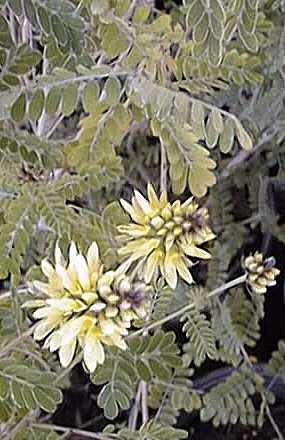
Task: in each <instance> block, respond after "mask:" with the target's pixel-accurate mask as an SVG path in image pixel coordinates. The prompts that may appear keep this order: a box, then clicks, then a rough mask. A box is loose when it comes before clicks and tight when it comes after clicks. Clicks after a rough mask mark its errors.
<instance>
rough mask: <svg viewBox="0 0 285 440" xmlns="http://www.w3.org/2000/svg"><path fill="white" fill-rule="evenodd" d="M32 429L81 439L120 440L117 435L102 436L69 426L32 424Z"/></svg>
mask: <svg viewBox="0 0 285 440" xmlns="http://www.w3.org/2000/svg"><path fill="white" fill-rule="evenodd" d="M31 427H33V428H38V429H42V430H47V431H51V430H54V431H59V432H63V433H68V434H76V435H78V436H81V437H87V438H89V439H90V438H92V439H96V440H113V439H118V436H117V435H116V434H106V435H105V434H101V433H97V432H91V431H84V430H83V429H76V428H71V427H67V426H60V425H53V424H49V423H32V424H31Z"/></svg>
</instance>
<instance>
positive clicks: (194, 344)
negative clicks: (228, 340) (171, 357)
mask: <svg viewBox="0 0 285 440" xmlns="http://www.w3.org/2000/svg"><path fill="white" fill-rule="evenodd" d="M181 321H182V322H184V324H183V327H182V330H183V331H184V332H185V334H186V336H187V338H189V342H188V343H187V344H185V345H184V352H186V356H187V358H188V361H189V357H190V359H191V360H192V359H193V361H194V363H195V365H197V366H200V365H201V364H202V363H203V362H204V361H205V359H206V358H207V357H208V358H210V359H215V358H216V346H215V334H214V331H213V330H212V328H211V324H210V322H209V321H208V320H207V318H206V316H205V315H204V313H201V312H200V311H199V310H195V309H194V310H193V311H190V312H188V313H186V314H185V315H183V316H182V318H181Z"/></svg>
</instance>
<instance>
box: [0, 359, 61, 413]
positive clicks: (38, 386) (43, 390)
mask: <svg viewBox="0 0 285 440" xmlns="http://www.w3.org/2000/svg"><path fill="white" fill-rule="evenodd" d="M0 378H1V379H0V388H1V400H2V401H5V400H6V399H7V398H8V397H9V396H11V399H12V402H13V404H14V405H16V407H17V408H23V409H26V410H31V409H35V408H37V407H40V408H42V409H43V410H44V411H46V412H54V411H55V409H56V407H57V405H58V404H59V403H60V402H61V401H62V394H61V391H60V390H59V389H58V388H56V387H55V386H54V385H53V383H54V381H55V379H56V375H55V374H52V373H44V372H42V373H41V372H40V371H39V370H38V369H35V368H31V367H30V366H29V365H25V364H22V365H15V363H14V362H13V361H12V362H11V361H8V360H2V361H1V362H0Z"/></svg>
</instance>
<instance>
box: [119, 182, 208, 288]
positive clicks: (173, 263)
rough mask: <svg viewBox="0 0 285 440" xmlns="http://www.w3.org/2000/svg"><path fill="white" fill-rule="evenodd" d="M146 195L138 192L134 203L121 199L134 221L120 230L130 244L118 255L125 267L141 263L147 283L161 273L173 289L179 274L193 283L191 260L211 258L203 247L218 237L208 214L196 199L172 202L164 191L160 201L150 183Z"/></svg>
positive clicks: (122, 248) (120, 227) (133, 200)
mask: <svg viewBox="0 0 285 440" xmlns="http://www.w3.org/2000/svg"><path fill="white" fill-rule="evenodd" d="M147 193H148V200H147V199H146V198H145V197H143V195H142V194H141V193H140V192H138V191H135V193H134V196H133V198H132V203H131V204H130V203H128V202H126V201H125V200H121V204H122V206H123V208H124V209H125V211H127V212H128V214H129V215H130V216H131V218H132V220H133V222H134V223H131V224H128V225H120V226H119V227H118V230H119V232H120V233H121V234H122V236H121V238H122V239H124V240H125V241H126V242H127V243H126V244H125V245H124V246H123V247H121V249H119V254H120V255H121V256H123V257H125V258H126V259H125V261H124V263H123V266H124V267H125V268H127V267H129V266H130V265H131V264H132V263H133V262H139V263H140V265H139V266H140V267H141V268H142V272H143V275H144V279H145V281H146V282H147V283H149V282H150V281H151V280H152V279H153V278H155V277H157V275H158V271H160V273H161V275H162V276H163V277H164V278H165V280H166V282H167V283H168V285H169V286H170V287H171V288H172V289H174V288H175V287H176V285H177V278H178V277H177V272H178V274H179V275H180V276H181V278H183V279H184V280H185V281H186V282H188V283H192V282H193V279H192V276H191V273H190V271H189V269H188V267H189V266H191V265H192V261H191V260H190V259H189V257H195V258H200V259H208V258H211V255H210V254H209V252H207V251H205V250H203V249H201V248H200V246H201V245H202V244H204V243H205V242H208V241H209V240H212V239H213V238H214V237H215V235H214V234H213V232H212V231H211V229H210V227H209V226H208V211H207V209H206V208H201V207H199V205H198V204H197V203H196V202H195V201H194V200H193V198H189V199H188V200H186V201H185V202H184V203H181V202H180V201H179V200H176V201H175V202H174V203H170V202H169V201H168V198H167V194H166V193H165V192H163V193H162V194H161V196H160V198H158V197H157V195H156V193H155V191H154V188H153V187H152V185H150V184H149V185H148V189H147Z"/></svg>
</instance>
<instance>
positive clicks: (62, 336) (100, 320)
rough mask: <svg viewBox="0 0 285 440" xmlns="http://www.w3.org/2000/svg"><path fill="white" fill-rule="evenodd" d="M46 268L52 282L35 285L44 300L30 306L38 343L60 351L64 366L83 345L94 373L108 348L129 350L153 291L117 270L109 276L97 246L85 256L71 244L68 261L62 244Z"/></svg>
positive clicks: (31, 303) (110, 272) (88, 367)
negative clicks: (135, 326)
mask: <svg viewBox="0 0 285 440" xmlns="http://www.w3.org/2000/svg"><path fill="white" fill-rule="evenodd" d="M41 267H42V271H43V273H44V275H45V276H46V277H47V279H48V281H47V283H43V282H40V281H34V282H33V283H32V285H31V288H32V291H33V292H35V291H36V292H37V293H40V294H41V295H42V294H44V299H40V300H36V301H29V302H27V303H26V304H25V305H26V306H27V307H28V306H29V307H32V308H36V310H35V312H34V313H33V317H34V318H35V319H39V320H40V321H39V323H38V324H37V325H36V328H35V331H34V338H35V340H39V341H40V340H43V339H45V342H44V347H45V348H49V350H50V351H51V352H55V351H57V350H58V351H59V358H60V362H61V364H62V365H63V366H64V367H66V366H68V365H69V364H70V362H71V361H72V359H73V358H74V355H75V352H76V349H77V347H78V346H80V347H81V348H82V350H83V360H84V364H85V366H86V368H87V369H88V370H89V371H90V372H93V371H94V370H95V368H96V366H97V364H102V363H103V362H104V358H105V354H104V345H113V346H116V347H119V348H121V349H123V350H124V349H126V342H125V337H126V335H127V334H128V329H129V328H130V327H131V324H132V322H133V321H134V320H139V319H144V318H146V316H147V314H148V310H149V306H150V289H149V287H147V286H146V285H145V284H144V283H142V282H139V281H137V282H131V281H130V280H129V278H128V277H127V276H126V275H125V274H122V273H121V272H120V271H118V270H117V271H107V272H104V268H103V265H102V264H101V262H100V259H99V252H98V246H97V244H96V243H95V242H94V243H92V244H91V246H90V248H89V249H88V252H87V255H86V256H83V255H82V254H80V253H79V252H78V250H77V247H76V245H75V244H74V243H73V242H72V243H71V245H70V248H69V260H68V262H66V261H65V259H64V258H63V256H62V253H61V251H60V249H59V247H58V245H57V246H56V249H55V266H53V265H52V264H50V263H49V262H48V261H47V260H43V261H42V264H41Z"/></svg>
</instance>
